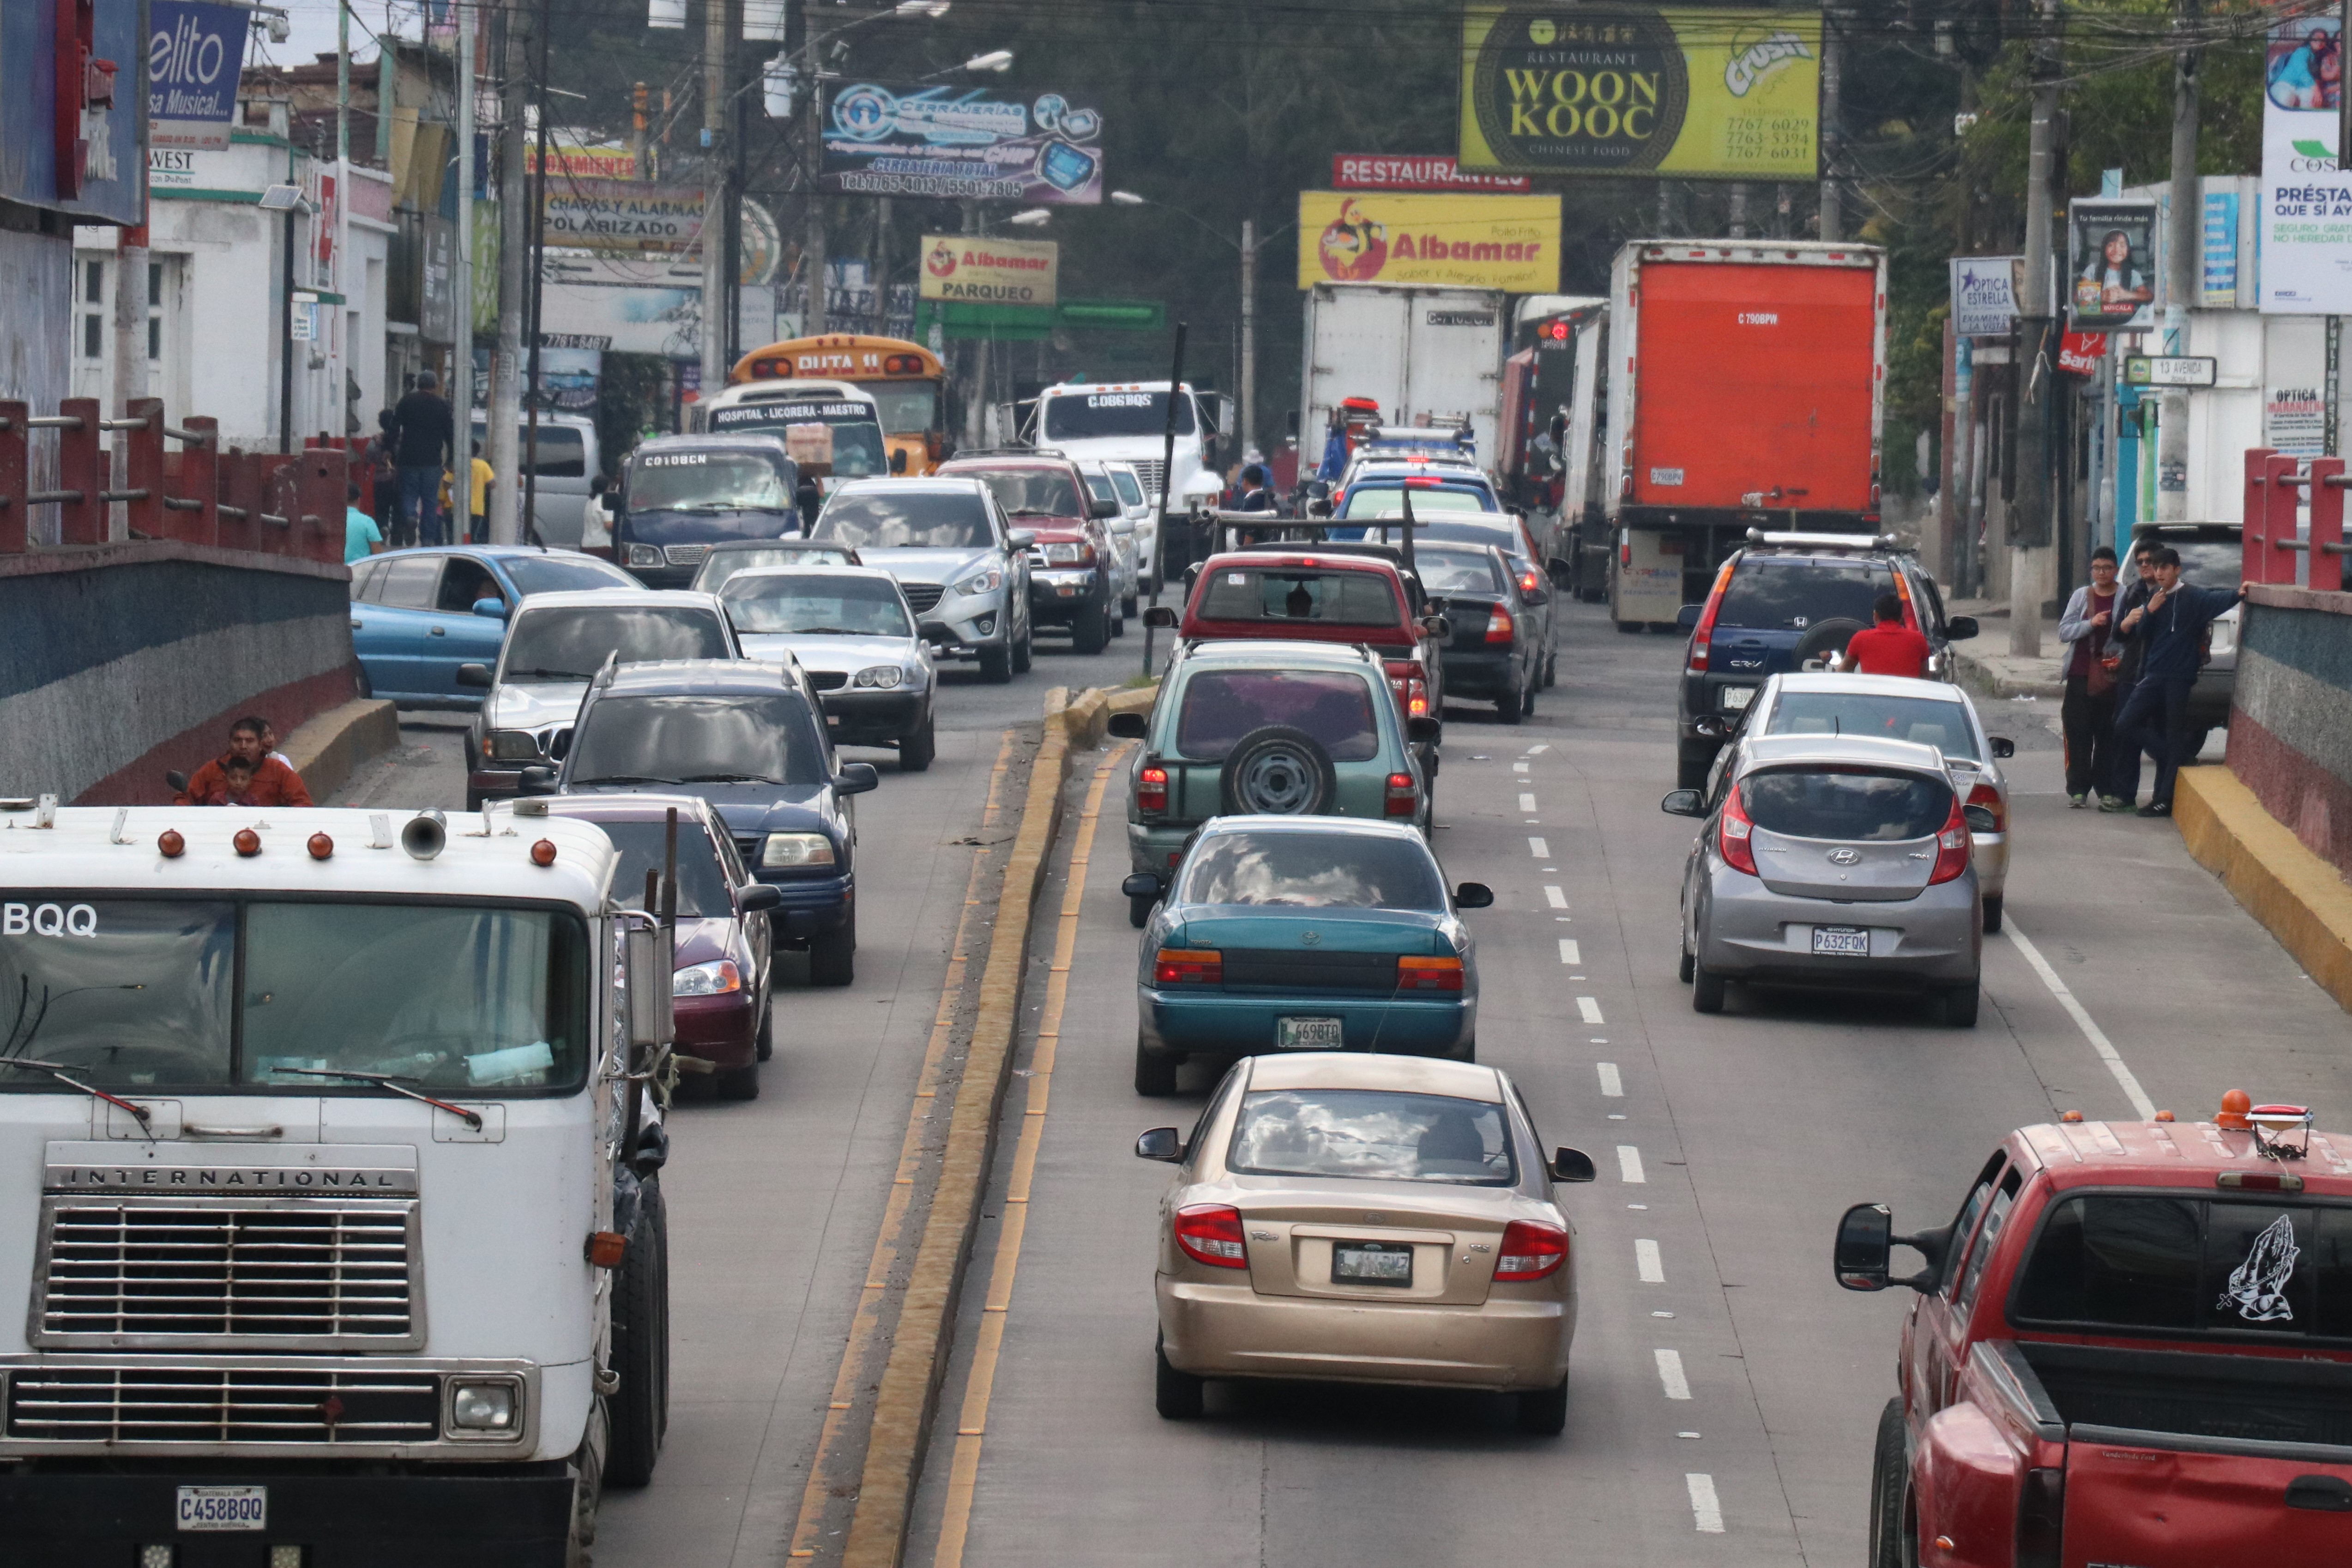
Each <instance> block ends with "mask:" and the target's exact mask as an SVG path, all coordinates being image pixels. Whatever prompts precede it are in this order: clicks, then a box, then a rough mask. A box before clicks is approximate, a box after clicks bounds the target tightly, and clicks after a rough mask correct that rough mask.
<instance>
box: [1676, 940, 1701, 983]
mask: <svg viewBox="0 0 2352 1568" xmlns="http://www.w3.org/2000/svg"><path fill="white" fill-rule="evenodd" d="M1697 968H1698V960H1697V959H1696V958H1694V957H1692V956H1691V950H1690V948H1689V947H1688V946H1687V945H1685V947H1684V949H1683V956H1682V962H1681V963H1679V964H1677V965H1676V966H1675V973H1676V975H1677V976H1678V977H1679V978H1680V979H1681V981H1682V983H1683V984H1685V985H1688V984H1690V983H1691V975H1692V973H1694V972H1695V971H1696V969H1697Z"/></svg>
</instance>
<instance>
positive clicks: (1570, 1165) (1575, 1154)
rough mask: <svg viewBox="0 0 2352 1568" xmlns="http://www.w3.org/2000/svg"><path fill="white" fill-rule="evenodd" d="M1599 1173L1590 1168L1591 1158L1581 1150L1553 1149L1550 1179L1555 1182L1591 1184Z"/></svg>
mask: <svg viewBox="0 0 2352 1568" xmlns="http://www.w3.org/2000/svg"><path fill="white" fill-rule="evenodd" d="M1600 1175H1601V1173H1600V1172H1598V1171H1596V1170H1594V1169H1593V1168H1592V1156H1591V1155H1590V1154H1588V1153H1586V1152H1584V1151H1583V1150H1581V1149H1555V1150H1553V1151H1552V1152H1551V1179H1552V1180H1553V1181H1555V1182H1591V1181H1596V1180H1598V1179H1599V1178H1600Z"/></svg>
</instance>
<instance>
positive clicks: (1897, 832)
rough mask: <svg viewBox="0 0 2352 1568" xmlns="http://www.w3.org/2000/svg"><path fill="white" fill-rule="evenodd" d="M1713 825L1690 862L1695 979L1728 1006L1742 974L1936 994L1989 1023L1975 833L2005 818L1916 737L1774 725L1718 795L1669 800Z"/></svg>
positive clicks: (1685, 895) (1687, 953)
mask: <svg viewBox="0 0 2352 1568" xmlns="http://www.w3.org/2000/svg"><path fill="white" fill-rule="evenodd" d="M1661 805H1663V806H1664V809H1665V810H1666V811H1667V812H1669V813H1671V814H1673V815H1675V816H1696V817H1702V818H1704V819H1705V820H1706V827H1705V828H1704V830H1703V831H1701V832H1700V834H1699V836H1698V837H1697V838H1696V840H1695V841H1694V842H1693V843H1692V845H1691V852H1690V858H1689V859H1688V861H1687V862H1686V863H1685V868H1684V872H1683V889H1682V977H1683V979H1684V980H1685V981H1687V982H1689V983H1690V984H1691V986H1692V992H1691V1005H1692V1006H1693V1007H1694V1008H1696V1009H1697V1010H1698V1011H1699V1012H1702V1013H1718V1012H1721V1011H1722V1010H1723V1002H1724V990H1725V986H1726V984H1727V983H1728V982H1731V981H1735V980H1736V981H1740V982H1742V983H1745V984H1769V985H1793V986H1824V987H1835V988H1853V989H1862V990H1889V991H1911V992H1925V993H1926V994H1928V995H1931V996H1934V997H1937V999H1939V1000H1940V1001H1941V1003H1942V1005H1943V1012H1944V1018H1945V1021H1946V1022H1947V1023H1949V1024H1952V1025H1955V1026H1958V1027H1960V1028H1964V1029H1965V1028H1971V1027H1973V1026H1975V1024H1976V1021H1977V999H1978V991H1977V982H1978V976H1979V971H1980V968H1981V963H1982V958H1983V946H1984V933H1983V916H1982V910H1981V908H1980V906H1979V897H1980V894H1979V890H1978V887H1977V874H1976V869H1975V867H1974V866H1973V865H1972V864H1971V855H1970V849H1971V829H1972V828H1974V827H1977V826H1982V827H1983V828H1985V829H1987V830H1990V827H1991V825H1992V814H1991V813H1990V811H1988V810H1986V809H1985V808H1984V807H1983V806H1971V805H1967V804H1966V803H1965V798H1964V797H1963V795H1961V794H1960V793H1959V792H1958V790H1957V789H1956V788H1955V787H1954V784H1953V780H1952V777H1951V775H1950V773H1948V771H1947V769H1946V767H1945V764H1944V759H1943V756H1942V754H1941V753H1940V752H1937V751H1936V749H1935V748H1934V747H1932V746H1926V745H1921V744H1918V743H1916V742H1910V741H1888V740H1877V739H1865V738H1862V737H1857V736H1823V735H1786V736H1780V735H1774V736H1764V737H1759V738H1758V739H1755V740H1752V741H1750V742H1748V743H1747V744H1746V745H1745V746H1744V747H1742V748H1741V752H1740V755H1739V758H1738V763H1737V764H1736V765H1735V766H1732V767H1727V768H1725V769H1724V770H1722V772H1721V773H1720V775H1719V776H1718V777H1717V780H1716V782H1715V793H1714V796H1713V798H1712V799H1708V798H1705V797H1703V796H1702V795H1701V794H1700V792H1699V791H1697V790H1695V789H1678V790H1675V792H1674V793H1672V794H1671V795H1667V796H1666V797H1665V799H1664V801H1663V802H1662V803H1661Z"/></svg>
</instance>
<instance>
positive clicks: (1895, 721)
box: [1764, 691, 1979, 762]
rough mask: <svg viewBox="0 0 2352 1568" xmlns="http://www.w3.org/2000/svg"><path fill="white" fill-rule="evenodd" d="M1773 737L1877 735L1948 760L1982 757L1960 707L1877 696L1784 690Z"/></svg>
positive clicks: (1973, 730) (1774, 712)
mask: <svg viewBox="0 0 2352 1568" xmlns="http://www.w3.org/2000/svg"><path fill="white" fill-rule="evenodd" d="M1764 732H1765V733H1766V734H1768V735H1874V736H1876V737H1878V738H1879V739H1881V740H1886V741H1916V742H1918V743H1919V744H1921V745H1923V746H1933V747H1935V748H1936V749H1937V751H1939V752H1943V753H1944V755H1946V756H1948V757H1967V758H1968V759H1969V760H1970V761H1971V762H1974V761H1978V760H1979V758H1978V757H1977V732H1976V728H1975V726H1974V725H1972V724H1970V723H1969V715H1968V711H1967V710H1965V709H1963V708H1962V707H1961V706H1960V705H1959V704H1958V703H1957V702H1947V701H1942V700H1935V699H1930V698H1925V697H1887V696H1883V695H1881V694H1879V693H1877V692H1874V691H1783V692H1782V693H1780V700H1778V701H1776V702H1774V703H1773V704H1772V718H1771V721H1770V722H1769V723H1768V724H1767V725H1766V726H1765V731H1764Z"/></svg>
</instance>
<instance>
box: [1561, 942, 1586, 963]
mask: <svg viewBox="0 0 2352 1568" xmlns="http://www.w3.org/2000/svg"><path fill="white" fill-rule="evenodd" d="M1559 961H1560V962H1561V963H1583V962H1584V954H1583V951H1582V950H1581V949H1580V948H1579V947H1578V946H1577V945H1576V939H1575V938H1574V937H1572V936H1564V937H1561V938H1560V939H1559Z"/></svg>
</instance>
